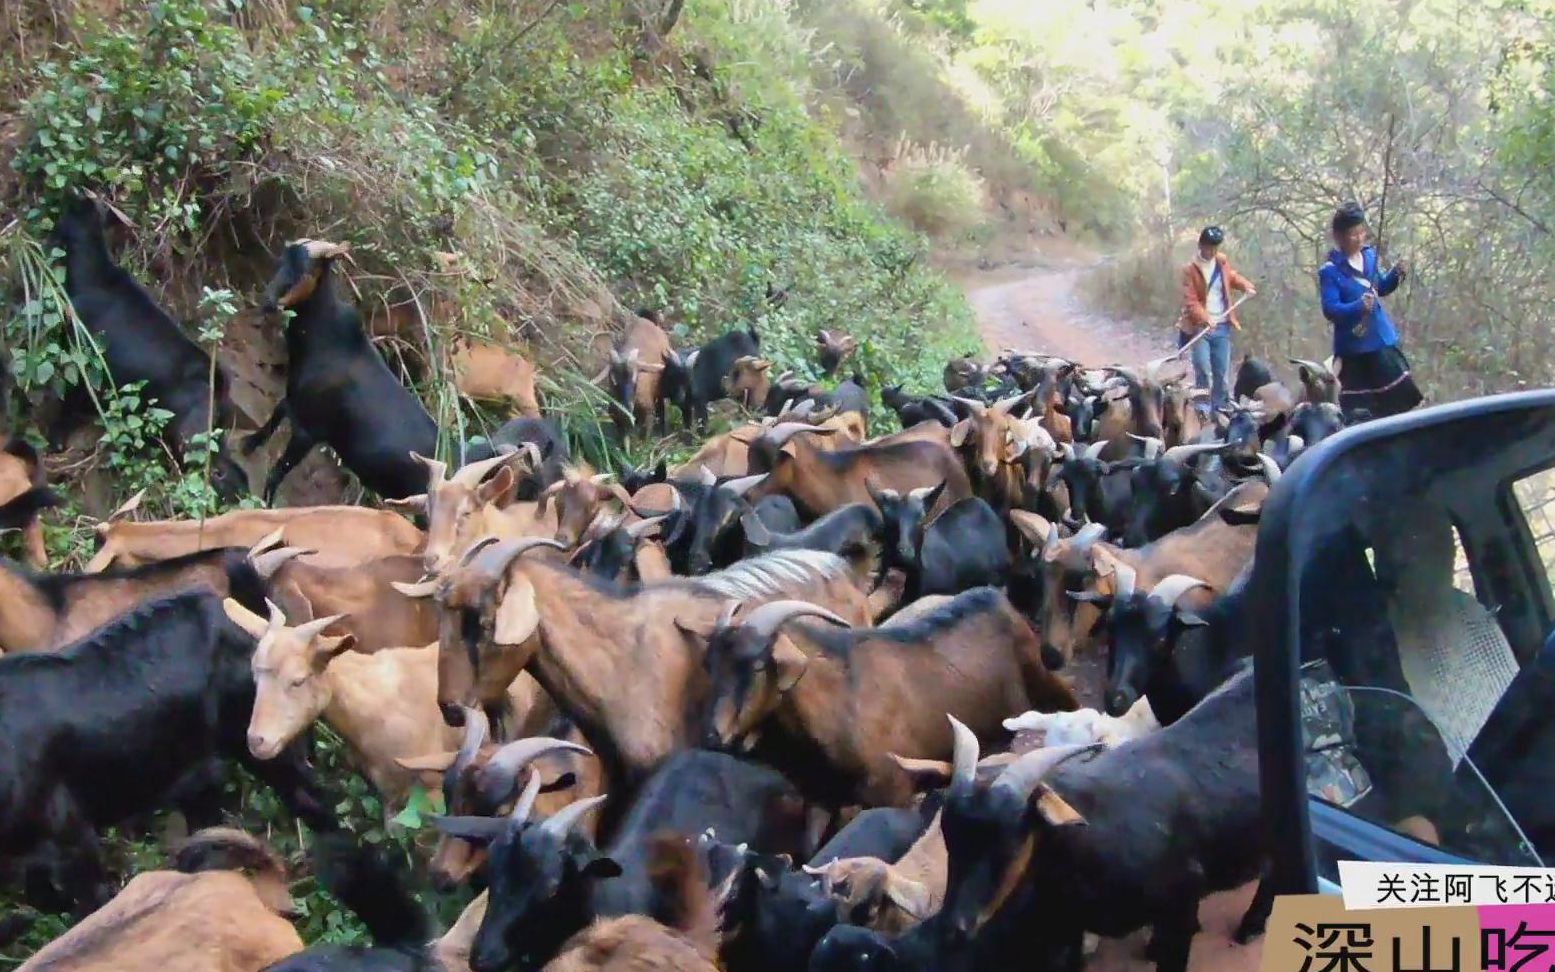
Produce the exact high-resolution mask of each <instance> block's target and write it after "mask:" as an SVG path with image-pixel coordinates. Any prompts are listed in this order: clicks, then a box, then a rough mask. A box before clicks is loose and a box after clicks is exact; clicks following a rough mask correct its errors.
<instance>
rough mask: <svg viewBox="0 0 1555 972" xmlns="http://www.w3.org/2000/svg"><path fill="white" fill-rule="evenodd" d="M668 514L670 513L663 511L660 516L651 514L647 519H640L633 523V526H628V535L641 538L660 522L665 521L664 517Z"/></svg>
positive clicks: (636, 538)
mask: <svg viewBox="0 0 1555 972" xmlns="http://www.w3.org/2000/svg"><path fill="white" fill-rule="evenodd" d="M668 515H669V514H668V513H661V514H659V515H658V516H650V517H647V518H646V519H642V520H638V521H637V522H636V523H633V524H632V525H631V526H628V527H627V528H626V535H627V536H629V537H631V538H632V539H633V540H641V539H642V538H643V537H646V536H647V535H648V534H649V533H652V532H653V530H654V529H655V528H656V527H658V525H659V524H660V523H663V522H664V518H665V517H666V516H668Z"/></svg>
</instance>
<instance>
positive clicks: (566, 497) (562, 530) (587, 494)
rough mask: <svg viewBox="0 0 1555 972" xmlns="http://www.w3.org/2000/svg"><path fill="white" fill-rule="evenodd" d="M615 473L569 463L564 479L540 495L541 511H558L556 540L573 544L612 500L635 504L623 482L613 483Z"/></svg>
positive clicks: (628, 504)
mask: <svg viewBox="0 0 1555 972" xmlns="http://www.w3.org/2000/svg"><path fill="white" fill-rule="evenodd" d="M611 475H612V474H611V473H596V472H594V470H592V469H590V468H589V467H588V466H587V465H578V466H567V467H566V468H564V469H563V470H562V478H561V479H559V480H557V481H556V482H554V483H552V484H551V485H550V486H547V487H546V489H545V492H543V493H541V494H540V506H539V509H540V512H541V513H544V512H546V511H547V509H548V507H551V506H554V507H555V510H556V521H557V526H556V539H557V541H559V542H561V543H564V544H566V545H567V546H569V547H573V546H576V545H577V544H578V542H579V541H580V540H582V539H583V533H584V531H586V530H587V529H588V528H589V524H590V523H592V522H594V517H595V516H597V515H598V514H599V512H600V510H602V509H603V508H604V506H605V504H606V503H608V502H610V501H611V500H618V501H619V502H620V503H621V504H622V505H624V506H628V507H629V506H631V503H632V498H631V497H630V496H628V495H627V493H626V490H624V489H622V488H621V484H620V483H611V482H608V480H609V479H610V478H611Z"/></svg>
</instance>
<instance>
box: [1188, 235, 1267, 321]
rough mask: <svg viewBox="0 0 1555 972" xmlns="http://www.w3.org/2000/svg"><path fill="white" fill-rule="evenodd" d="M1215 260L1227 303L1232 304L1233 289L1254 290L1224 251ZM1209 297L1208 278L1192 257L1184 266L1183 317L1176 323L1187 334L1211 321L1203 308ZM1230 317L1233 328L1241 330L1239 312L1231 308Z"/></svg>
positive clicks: (1228, 305) (1216, 255)
mask: <svg viewBox="0 0 1555 972" xmlns="http://www.w3.org/2000/svg"><path fill="white" fill-rule="evenodd" d="M1215 262H1216V263H1218V264H1220V286H1221V288H1222V293H1224V294H1225V298H1226V306H1227V307H1230V306H1231V291H1233V290H1236V291H1245V290H1251V289H1252V286H1253V285H1252V284H1251V283H1250V282H1249V281H1248V279H1247V278H1246V277H1244V276H1242V275H1241V274H1240V273H1237V272H1236V271H1235V270H1233V269H1231V264H1230V262H1228V261H1227V260H1226V255H1225V254H1224V253H1217V254H1215ZM1208 296H1209V284H1208V281H1206V280H1205V279H1204V275H1203V274H1202V273H1200V272H1199V267H1198V264H1196V263H1194V262H1193V261H1192V260H1189V261H1188V265H1187V266H1185V267H1183V268H1182V316H1181V317H1179V318H1178V319H1177V326H1178V327H1179V328H1180V329H1181V330H1182V332H1183V333H1184V334H1197V333H1199V332H1200V331H1202V330H1204V327H1205V326H1206V325H1207V324H1209V311H1208V310H1206V309H1205V307H1204V301H1205V298H1207V297H1208ZM1227 319H1228V320H1229V321H1230V322H1231V326H1232V327H1233V328H1235V329H1236V330H1239V331H1240V330H1241V329H1242V322H1241V321H1239V320H1237V319H1236V311H1232V312H1231V313H1230V315H1229V316H1228V318H1227Z"/></svg>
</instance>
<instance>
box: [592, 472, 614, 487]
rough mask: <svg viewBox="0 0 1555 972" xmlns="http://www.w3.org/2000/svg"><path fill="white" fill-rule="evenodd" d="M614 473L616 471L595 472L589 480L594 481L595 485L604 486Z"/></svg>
mask: <svg viewBox="0 0 1555 972" xmlns="http://www.w3.org/2000/svg"><path fill="white" fill-rule="evenodd" d="M614 475H615V473H610V472H602V473H595V474H594V475H592V476H590V477H589V482H591V483H593V484H594V485H595V486H603V485H604V484H605V483H606V482H608V481H609V479H610V477H612V476H614Z"/></svg>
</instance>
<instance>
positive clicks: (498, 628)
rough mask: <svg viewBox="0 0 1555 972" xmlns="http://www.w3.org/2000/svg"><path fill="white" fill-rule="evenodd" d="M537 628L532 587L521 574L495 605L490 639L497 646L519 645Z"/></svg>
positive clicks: (536, 612) (538, 611)
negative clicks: (495, 609)
mask: <svg viewBox="0 0 1555 972" xmlns="http://www.w3.org/2000/svg"><path fill="white" fill-rule="evenodd" d="M538 627H540V609H539V607H538V606H537V605H536V604H535V588H534V585H533V584H531V583H529V579H528V578H527V577H524V576H523V575H522V574H519V575H516V576H514V578H513V581H512V583H510V584H508V589H507V591H506V592H505V593H504V594H503V595H502V603H501V604H499V605H497V618H496V621H495V623H494V624H493V625H492V631H491V638H492V640H493V641H495V642H496V643H497V644H499V645H521V644H523V643H524V642H526V641H528V640H529V638H530V636H532V635H533V634H534V633H535V629H537V628H538Z"/></svg>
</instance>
